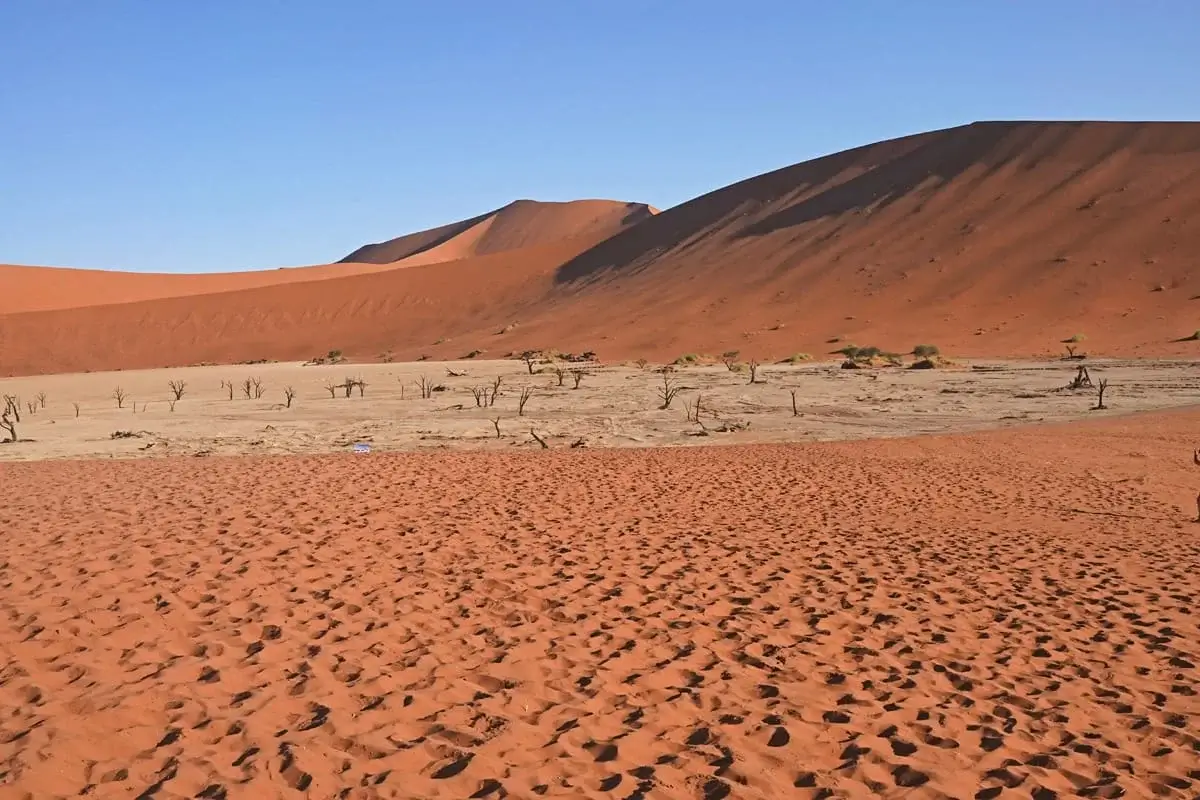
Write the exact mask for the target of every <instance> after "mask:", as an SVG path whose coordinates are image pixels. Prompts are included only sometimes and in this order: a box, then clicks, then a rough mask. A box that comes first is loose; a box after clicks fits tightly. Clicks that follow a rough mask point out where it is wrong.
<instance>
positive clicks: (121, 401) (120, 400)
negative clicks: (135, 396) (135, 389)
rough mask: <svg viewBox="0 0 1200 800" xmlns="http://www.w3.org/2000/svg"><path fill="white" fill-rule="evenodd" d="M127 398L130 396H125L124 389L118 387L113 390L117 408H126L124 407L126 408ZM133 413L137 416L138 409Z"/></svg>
mask: <svg viewBox="0 0 1200 800" xmlns="http://www.w3.org/2000/svg"><path fill="white" fill-rule="evenodd" d="M126 397H128V395H127V394H125V390H124V389H122V388H121V387H120V386H118V387H117V388H115V389H113V392H112V399H113V400H116V401H117V408H124V407H125V398H126ZM133 413H135V414H136V413H137V409H136V408H135V409H134V410H133Z"/></svg>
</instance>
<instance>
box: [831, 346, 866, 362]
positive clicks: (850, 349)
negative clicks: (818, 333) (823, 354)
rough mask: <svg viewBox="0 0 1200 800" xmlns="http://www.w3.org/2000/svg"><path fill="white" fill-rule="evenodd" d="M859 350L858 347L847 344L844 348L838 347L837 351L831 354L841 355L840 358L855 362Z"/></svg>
mask: <svg viewBox="0 0 1200 800" xmlns="http://www.w3.org/2000/svg"><path fill="white" fill-rule="evenodd" d="M859 349H860V348H859V346H858V345H856V344H848V345H846V346H845V347H840V348H838V349H837V350H834V351H833V352H835V353H837V354H838V355H842V356H845V357H846V358H849V359H852V360H855V361H857V360H858V351H859Z"/></svg>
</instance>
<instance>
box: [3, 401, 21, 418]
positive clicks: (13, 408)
mask: <svg viewBox="0 0 1200 800" xmlns="http://www.w3.org/2000/svg"><path fill="white" fill-rule="evenodd" d="M4 410H5V411H8V412H9V413H10V414H11V415H12V418H13V419H14V420H16V421H17V422H20V421H21V398H19V397H17V396H16V395H15V394H6V395H4Z"/></svg>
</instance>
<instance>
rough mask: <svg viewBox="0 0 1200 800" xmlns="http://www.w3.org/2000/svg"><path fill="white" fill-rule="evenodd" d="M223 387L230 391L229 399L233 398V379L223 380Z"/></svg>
mask: <svg viewBox="0 0 1200 800" xmlns="http://www.w3.org/2000/svg"><path fill="white" fill-rule="evenodd" d="M221 388H222V389H226V390H228V392H229V399H230V400H232V399H233V381H221Z"/></svg>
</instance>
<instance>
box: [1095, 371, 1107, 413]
mask: <svg viewBox="0 0 1200 800" xmlns="http://www.w3.org/2000/svg"><path fill="white" fill-rule="evenodd" d="M1107 388H1108V379H1107V378H1101V379H1100V383H1099V385H1098V386H1097V387H1096V410H1097V411H1103V410H1104V409H1105V408H1107V406H1105V405H1104V390H1105V389H1107Z"/></svg>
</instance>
